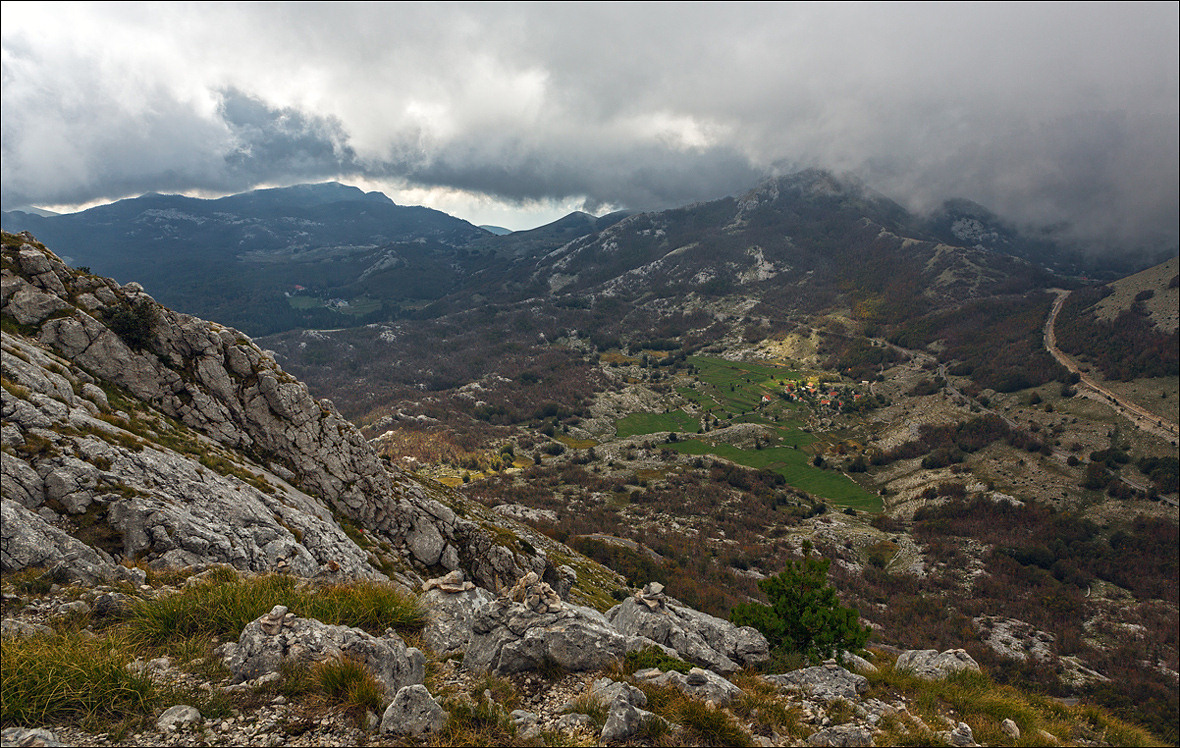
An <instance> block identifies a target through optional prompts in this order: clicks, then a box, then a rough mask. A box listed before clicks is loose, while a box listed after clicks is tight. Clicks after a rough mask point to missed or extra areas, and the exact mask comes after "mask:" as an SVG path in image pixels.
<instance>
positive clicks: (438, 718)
mask: <svg viewBox="0 0 1180 748" xmlns="http://www.w3.org/2000/svg"><path fill="white" fill-rule="evenodd" d="M446 724H447V713H446V712H445V711H444V710H443V708H442V707H441V706H440V705H439V703H438V702H437V701H435V700H434V697H433V696H431V695H430V692H429V691H427V690H426V686H423V685H422V684H420V683H416V684H414V685H410V686H402V687H401V688H400V689H398V692H397V694H396V695H395V696H394V697H393V701H391V702H390V704H389V706H387V707H386V708H385V713H384V714H383V715H382V716H381V732H384V733H392V734H394V735H409V736H411V737H415V736H418V735H425V734H427V733H432V732H438V731H439V730H441V729H442V728H443V727H444V726H445V725H446Z"/></svg>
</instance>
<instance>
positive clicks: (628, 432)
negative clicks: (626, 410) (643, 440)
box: [615, 410, 701, 439]
mask: <svg viewBox="0 0 1180 748" xmlns="http://www.w3.org/2000/svg"><path fill="white" fill-rule="evenodd" d="M700 427H701V422H700V421H699V420H697V419H696V418H693V417H692V416H690V415H689V414H687V413H685V412H684V411H683V410H674V411H672V412H671V413H632V414H630V415H628V416H625V417H623V418H620V419H619V420H617V421H615V432H616V433H617V434H618V436H619V437H620V438H623V439H625V438H627V437H628V436H639V435H641V434H656V433H659V432H661V431H680V432H685V433H691V434H695V433H696V432H697V430H698V429H700Z"/></svg>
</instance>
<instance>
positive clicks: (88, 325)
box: [0, 234, 563, 590]
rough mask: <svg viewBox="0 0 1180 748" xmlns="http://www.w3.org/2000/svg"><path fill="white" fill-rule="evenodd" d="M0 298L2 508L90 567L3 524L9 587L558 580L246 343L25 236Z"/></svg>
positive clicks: (1, 282) (13, 239)
mask: <svg viewBox="0 0 1180 748" xmlns="http://www.w3.org/2000/svg"><path fill="white" fill-rule="evenodd" d="M0 297H2V302H3V307H2V311H3V315H4V317H5V319H6V320H7V321H9V322H11V324H8V322H6V327H5V331H4V333H3V336H2V338H3V348H4V357H3V375H4V379H5V387H4V390H3V392H2V395H0V397H2V402H0V412H2V416H3V423H2V424H0V429H2V430H0V443H2V444H3V448H4V450H5V457H4V460H3V472H2V475H0V481H2V482H0V488H2V489H3V490H2V494H0V495H2V497H3V499H4V501H5V503H9V502H12V503H15V504H19V505H20V506H22V507H24V508H26V509H28V510H30V511H31V512H33V513H34V514H36V515H37V516H40V517H41V518H42V519H43V520H44V524H47V525H49V526H52V527H57V528H58V529H60V530H61V531H62V532H64V533H66V534H68V535H72V536H73V537H75V538H78V539H80V540H81V541H82V542H83V543H85V544H86V545H89V546H91V547H93V548H94V549H95V550H96V552H97V553H98V554H99V556H98V558H97V560H96V559H87V560H85V562H83V559H82V555H84V554H82V555H79V554H78V553H76V552H75V550H76V549H75V550H69V549H65V547H64V546H63V545H62V543H61V542H56V541H55V542H53V543H50V544H49V545H48V546H47V547H48V548H49V549H51V550H48V551H47V552H46V553H44V554H42V557H40V558H38V557H37V556H36V554H35V553H33V552H32V551H33V549H34V546H33V545H32V544H31V543H30V542H26V540H27V539H30V538H33V537H35V536H37V535H38V534H44V528H42V527H41V526H40V525H36V524H35V523H34V522H33V520H31V519H30V516H31V515H29V514H27V513H21V512H18V511H16V510H12V511H8V510H6V511H8V515H6V516H11V517H12V518H13V519H14V521H15V522H17V523H18V524H17V527H16V529H13V530H11V531H10V530H9V529H8V527H7V525H8V523H7V522H6V523H5V524H6V529H5V532H6V535H5V546H4V547H5V554H6V555H5V566H4V569H5V570H12V569H16V568H23V566H25V565H29V564H40V563H49V562H53V561H54V560H55V559H57V558H58V557H68V558H70V559H78V560H79V564H78V565H79V571H78V574H80V575H82V576H93V573H95V572H94V570H93V568H90V567H94V568H98V567H95V564H98V565H99V566H102V565H103V564H104V563H106V562H111V563H114V564H117V563H118V562H119V561H121V560H124V559H130V558H135V559H142V560H145V561H147V562H149V563H153V564H155V565H158V566H165V567H170V566H184V565H190V564H196V563H215V562H221V563H229V564H232V565H234V566H235V567H237V568H239V569H249V570H254V571H286V572H290V573H294V574H298V575H300V576H313V575H317V574H321V575H322V574H329V575H337V576H344V577H366V576H367V577H377V578H384V577H385V576H386V575H387V572H388V571H390V570H391V569H396V570H397V571H398V574H400V575H401V578H402V579H403V581H405V582H406V583H407V584H414V583H416V582H417V581H419V580H420V579H421V578H422V577H423V576H426V575H428V574H429V573H430V572H436V573H437V572H444V571H448V570H455V569H460V568H461V569H464V570H465V571H466V572H467V573H468V574H469V575H470V578H471V579H473V580H474V581H475V582H477V583H478V584H480V585H481V586H483V587H486V588H488V589H493V590H495V589H499V588H500V587H502V586H505V585H510V584H511V583H512V582H513V581H514V580H516V579H517V578H519V577H520V576H521V575H522V574H524V573H525V572H528V571H535V572H537V574H538V575H540V576H542V577H544V578H546V579H550V580H553V581H554V582H555V583H556V582H557V581H558V580H560V579H563V577H562V576H561V574H560V573H559V572H558V570H557V569H555V568H554V567H553V565H552V564H550V563H549V562H548V559H547V558H546V557H545V555H544V554H543V553H538V552H535V551H531V550H530V551H529V552H524V551H521V550H519V549H518V548H517V547H514V546H513V545H512V544H510V543H509V544H506V543H505V541H504V540H503V533H499V534H498V533H496V532H494V531H489V529H488V526H490V525H496V526H502V525H510V524H512V520H508V519H501V518H500V517H499V515H495V514H494V513H491V512H488V513H487V514H489V515H490V516H491V517H493V518H494V519H490V520H482V521H473V520H471V519H467V518H464V517H461V516H459V515H458V514H457V513H456V512H455V510H454V509H452V508H451V507H450V506H447V505H446V504H444V503H443V502H442V501H440V500H439V494H440V493H441V492H442V491H443V489H440V488H430V489H427V488H426V487H424V486H423V485H422V484H420V483H419V482H418V481H416V480H415V479H414V478H412V477H411V476H409V475H407V474H405V473H403V472H401V471H400V470H398V469H397V468H396V467H393V466H389V465H386V464H384V463H383V462H382V461H381V460H380V459H379V458H378V457H377V455H376V453H375V452H374V451H373V449H372V448H371V447H370V445H369V444H368V443H367V442H366V441H365V440H364V439H363V438H362V437H361V435H360V433H359V432H358V431H357V430H356V429H355V428H353V427H352V425H351V424H349V423H348V422H347V421H346V420H344V418H343V417H342V416H341V415H340V414H339V413H338V412H337V411H336V409H335V408H334V407H333V405H332V404H331V403H330V402H329V401H327V400H316V399H315V398H313V397H312V396H311V394H310V393H309V392H308V390H307V387H306V386H305V385H303V384H302V383H301V382H298V381H297V380H295V379H294V378H293V377H291V376H290V375H289V374H287V373H286V372H284V371H283V370H282V369H281V368H280V367H279V366H278V365H277V364H276V363H275V361H274V359H273V357H271V356H270V355H269V354H267V353H266V352H264V351H262V350H260V349H259V348H258V347H257V346H255V345H254V344H253V343H252V342H251V341H250V340H249V339H248V338H247V337H246V336H245V335H243V334H242V333H240V332H237V331H236V330H232V329H230V328H226V327H222V326H220V325H217V324H215V323H211V322H205V321H203V320H200V319H196V318H194V317H191V316H188V315H185V314H180V313H177V312H174V311H172V310H169V309H166V308H164V307H162V306H160V305H159V304H156V303H155V301H154V300H153V299H152V298H151V297H150V296H148V295H147V294H146V293H144V291H143V289H142V287H140V286H139V285H138V284H135V283H129V284H126V285H120V284H118V283H116V282H115V281H112V280H110V279H107V278H101V277H98V276H94V275H91V274H89V273H83V272H78V271H76V270H73V269H71V268H69V267H67V266H66V265H65V264H64V263H63V262H62V261H61V260H60V259H59V258H58V257H57V256H56V255H54V254H53V253H52V252H50V251H48V250H47V249H45V248H44V247H42V246H41V245H39V244H37V243H36V242H35V240H33V239H32V237H30V236H28V235H20V236H13V235H10V234H5V235H4V246H3V265H2V268H0ZM452 498H455V497H452ZM454 503H456V504H458V503H460V502H459V500H458V499H457V498H455V502H454ZM345 523H346V524H351V525H353V527H354V528H356V529H359V530H363V531H364V533H362V534H361V537H363V538H364V539H365V541H367V542H361V541H357V540H354V539H355V538H357V537H358V534H357V533H353V536H352V537H349V536H348V535H347V534H346V533H345V532H344V530H343V528H342V527H341V525H342V524H345ZM530 547H531V544H530ZM62 554H65V555H64V556H63V555H62ZM103 554H105V556H104V555H103ZM87 564H88V565H89V566H87ZM109 565H110V564H107V566H109ZM103 568H106V567H103ZM108 571H109V570H108ZM102 573H106V572H102Z"/></svg>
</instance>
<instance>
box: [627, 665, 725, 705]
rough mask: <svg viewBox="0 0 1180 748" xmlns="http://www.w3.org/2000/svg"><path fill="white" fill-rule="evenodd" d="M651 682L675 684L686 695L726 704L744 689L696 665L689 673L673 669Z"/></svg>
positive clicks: (715, 703)
mask: <svg viewBox="0 0 1180 748" xmlns="http://www.w3.org/2000/svg"><path fill="white" fill-rule="evenodd" d="M648 682H649V683H655V684H657V685H670V686H674V687H675V688H676V689H678V690H679V691H680V692H681V693H683V694H684V695H685V696H688V697H690V698H693V699H699V700H701V701H711V702H713V704H714V705H716V706H724V705H725V704H728V703H729V702H730V701H733V700H734V699H736V698H737V697H739V696H741V695H742V689H740V688H738V687H737V686H735V685H734V684H732V683H730V682H729V681H728V680H726V679H725V678H723V677H721V676H720V675H718V674H717V673H714V672H712V671H711V670H705V669H703V668H699V667H694V668H693V669H692V670H689V671H688V673H687V674H685V673H678V672H676V671H675V670H671V671H669V672H667V673H664V674H663V675H660V676H657V677H655V678H651V679H648Z"/></svg>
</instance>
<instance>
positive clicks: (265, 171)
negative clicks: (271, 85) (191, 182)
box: [218, 88, 360, 189]
mask: <svg viewBox="0 0 1180 748" xmlns="http://www.w3.org/2000/svg"><path fill="white" fill-rule="evenodd" d="M218 112H219V114H220V115H221V118H222V120H223V121H224V123H225V125H226V127H227V128H228V130H229V133H230V135H231V139H232V143H233V147H232V150H230V152H229V153H227V154H226V155H225V168H226V171H225V177H226V181H227V185H226V186H228V187H231V188H234V189H238V188H246V187H250V186H252V185H255V184H258V183H260V182H275V181H289V180H301V179H302V180H314V179H326V178H328V177H332V176H335V175H337V174H341V173H356V172H358V171H360V169H359V167H358V165H357V163H356V153H355V152H354V151H353V150H352V148H350V147H349V146H348V144H347V140H348V133H347V132H345V130H344V127H343V126H342V125H341V124H340V121H339V120H337V119H336V118H334V117H316V116H314V115H310V114H305V113H304V112H302V111H300V110H298V109H295V108H293V107H282V108H279V107H272V106H269V105H267V103H266V102H265V101H263V100H262V99H260V98H258V97H255V96H250V95H248V94H245V93H243V92H241V91H238V90H237V89H234V88H230V89H227V90H225V91H223V92H221V106H220V107H219V109H218Z"/></svg>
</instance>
